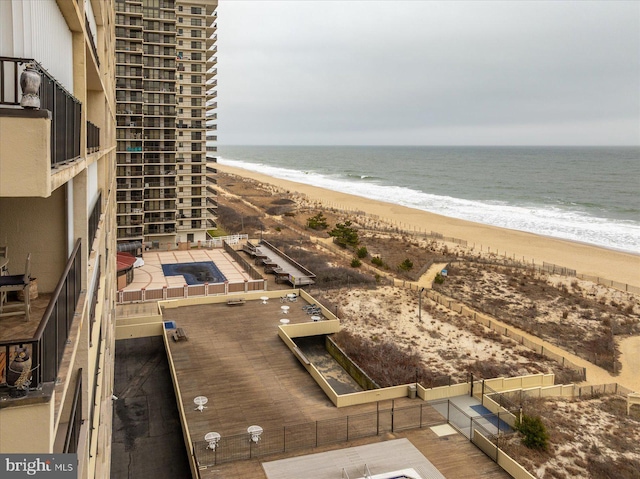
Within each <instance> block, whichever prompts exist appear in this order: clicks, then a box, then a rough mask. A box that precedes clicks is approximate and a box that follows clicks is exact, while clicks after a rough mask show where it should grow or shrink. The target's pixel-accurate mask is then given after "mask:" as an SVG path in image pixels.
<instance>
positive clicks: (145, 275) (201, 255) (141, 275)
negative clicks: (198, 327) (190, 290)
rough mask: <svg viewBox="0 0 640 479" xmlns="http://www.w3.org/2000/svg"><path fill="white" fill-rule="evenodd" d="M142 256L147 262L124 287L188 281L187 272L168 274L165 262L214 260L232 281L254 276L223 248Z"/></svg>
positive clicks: (182, 283) (144, 286) (146, 287)
mask: <svg viewBox="0 0 640 479" xmlns="http://www.w3.org/2000/svg"><path fill="white" fill-rule="evenodd" d="M142 259H143V260H144V266H141V267H140V268H135V269H134V271H133V282H132V283H131V284H129V285H127V286H126V287H125V288H123V290H124V291H138V290H141V289H160V288H163V287H168V288H171V287H180V286H184V285H185V284H187V282H186V281H185V279H184V276H165V275H164V273H163V272H162V265H163V264H177V263H199V262H202V261H213V262H214V263H215V265H216V266H217V267H218V269H219V270H220V272H221V273H222V274H223V275H224V276H225V278H227V281H229V282H230V283H233V282H242V281H244V280H251V276H249V275H248V274H247V273H246V272H245V271H244V270H243V269H242V266H240V265H239V264H238V263H237V262H236V261H235V260H233V258H231V256H229V255H228V254H227V253H226V252H225V251H224V250H223V249H221V248H217V249H192V250H185V251H181V250H176V251H147V252H146V253H144V254H143V255H142Z"/></svg>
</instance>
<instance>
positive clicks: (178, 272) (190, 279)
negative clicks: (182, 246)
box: [162, 261, 227, 285]
mask: <svg viewBox="0 0 640 479" xmlns="http://www.w3.org/2000/svg"><path fill="white" fill-rule="evenodd" d="M162 273H163V274H164V275H165V276H184V279H185V281H186V282H187V284H189V285H194V284H204V283H210V284H212V283H224V282H225V281H226V280H227V278H226V277H225V275H224V274H222V272H220V270H219V269H218V267H217V266H216V265H215V263H214V262H213V261H201V262H197V263H173V264H163V265H162Z"/></svg>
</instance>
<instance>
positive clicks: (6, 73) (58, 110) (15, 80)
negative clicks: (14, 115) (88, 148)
mask: <svg viewBox="0 0 640 479" xmlns="http://www.w3.org/2000/svg"><path fill="white" fill-rule="evenodd" d="M27 63H32V64H33V65H34V66H35V68H36V69H37V70H38V71H39V72H40V73H41V76H42V81H41V83H40V91H39V94H40V109H42V110H49V111H50V112H51V166H52V167H53V166H56V165H57V164H58V163H63V162H66V161H69V160H72V159H74V158H77V157H79V156H80V123H81V109H82V104H81V103H80V101H79V100H78V99H77V98H75V97H74V96H73V95H72V94H71V93H69V92H68V91H67V89H66V88H64V87H63V86H62V85H61V84H60V83H59V82H58V81H57V80H56V79H55V78H54V77H53V76H52V75H51V74H49V72H47V70H45V69H44V68H43V67H42V65H40V64H39V63H38V62H37V61H35V60H34V59H32V58H14V57H0V105H13V106H16V105H19V104H20V100H19V98H20V92H19V88H18V85H19V79H20V74H21V73H22V71H23V70H24V67H22V65H25V64H27Z"/></svg>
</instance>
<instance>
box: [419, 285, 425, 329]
mask: <svg viewBox="0 0 640 479" xmlns="http://www.w3.org/2000/svg"><path fill="white" fill-rule="evenodd" d="M423 291H424V288H420V291H419V292H418V322H419V323H421V322H422V292H423Z"/></svg>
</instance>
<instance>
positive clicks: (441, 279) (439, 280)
mask: <svg viewBox="0 0 640 479" xmlns="http://www.w3.org/2000/svg"><path fill="white" fill-rule="evenodd" d="M433 282H434V283H436V284H442V283H444V276H442V275H441V274H440V273H436V277H435V278H434V280H433Z"/></svg>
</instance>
